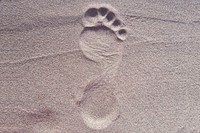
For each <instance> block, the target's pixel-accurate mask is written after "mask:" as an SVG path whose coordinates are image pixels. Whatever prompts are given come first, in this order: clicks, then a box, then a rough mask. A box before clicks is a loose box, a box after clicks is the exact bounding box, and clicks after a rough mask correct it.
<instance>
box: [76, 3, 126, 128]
mask: <svg viewBox="0 0 200 133" xmlns="http://www.w3.org/2000/svg"><path fill="white" fill-rule="evenodd" d="M83 26H84V29H83V31H82V32H81V34H80V41H79V46H80V48H81V50H82V51H83V53H84V55H85V56H86V58H88V59H90V60H92V61H94V62H98V63H100V64H101V68H102V75H101V76H99V77H98V78H97V79H95V80H93V81H91V82H90V83H89V84H88V85H87V86H86V87H85V93H84V94H83V98H82V100H81V102H80V108H81V117H82V119H83V121H84V122H85V124H86V125H87V126H88V127H90V128H92V129H104V128H107V127H108V126H109V125H110V124H112V123H113V121H115V120H116V119H117V118H118V116H119V105H118V101H117V98H116V96H115V95H114V90H115V89H114V88H113V87H112V84H111V82H112V81H113V79H114V77H115V75H116V73H117V69H118V67H119V64H120V62H121V60H122V55H123V41H124V40H125V39H126V37H127V28H126V26H125V25H124V23H123V21H122V20H121V19H120V16H119V15H118V13H117V11H116V10H115V9H114V8H112V7H111V6H108V5H103V4H102V5H92V6H89V7H88V8H87V9H86V11H85V13H84V16H83Z"/></svg>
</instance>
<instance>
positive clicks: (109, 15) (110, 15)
mask: <svg viewBox="0 0 200 133" xmlns="http://www.w3.org/2000/svg"><path fill="white" fill-rule="evenodd" d="M114 18H115V14H114V13H113V12H109V13H108V14H107V16H106V19H107V20H108V22H110V21H112V20H113V19H114Z"/></svg>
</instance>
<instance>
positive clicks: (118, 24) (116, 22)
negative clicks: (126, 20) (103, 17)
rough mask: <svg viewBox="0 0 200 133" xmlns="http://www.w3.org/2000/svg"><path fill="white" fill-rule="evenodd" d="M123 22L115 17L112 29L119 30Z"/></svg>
mask: <svg viewBox="0 0 200 133" xmlns="http://www.w3.org/2000/svg"><path fill="white" fill-rule="evenodd" d="M121 25H122V22H121V21H120V20H119V19H115V20H114V21H113V23H112V24H111V29H112V30H113V31H117V30H119V29H120V28H121Z"/></svg>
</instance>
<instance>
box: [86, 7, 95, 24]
mask: <svg viewBox="0 0 200 133" xmlns="http://www.w3.org/2000/svg"><path fill="white" fill-rule="evenodd" d="M97 24H98V10H97V8H94V7H92V8H89V9H88V10H87V11H86V12H85V14H84V17H83V25H84V26H85V27H93V26H97Z"/></svg>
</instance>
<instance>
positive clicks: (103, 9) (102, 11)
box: [98, 7, 108, 16]
mask: <svg viewBox="0 0 200 133" xmlns="http://www.w3.org/2000/svg"><path fill="white" fill-rule="evenodd" d="M98 11H99V13H100V14H101V15H102V16H105V15H106V13H107V12H108V9H107V8H105V7H101V8H99V10H98Z"/></svg>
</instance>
